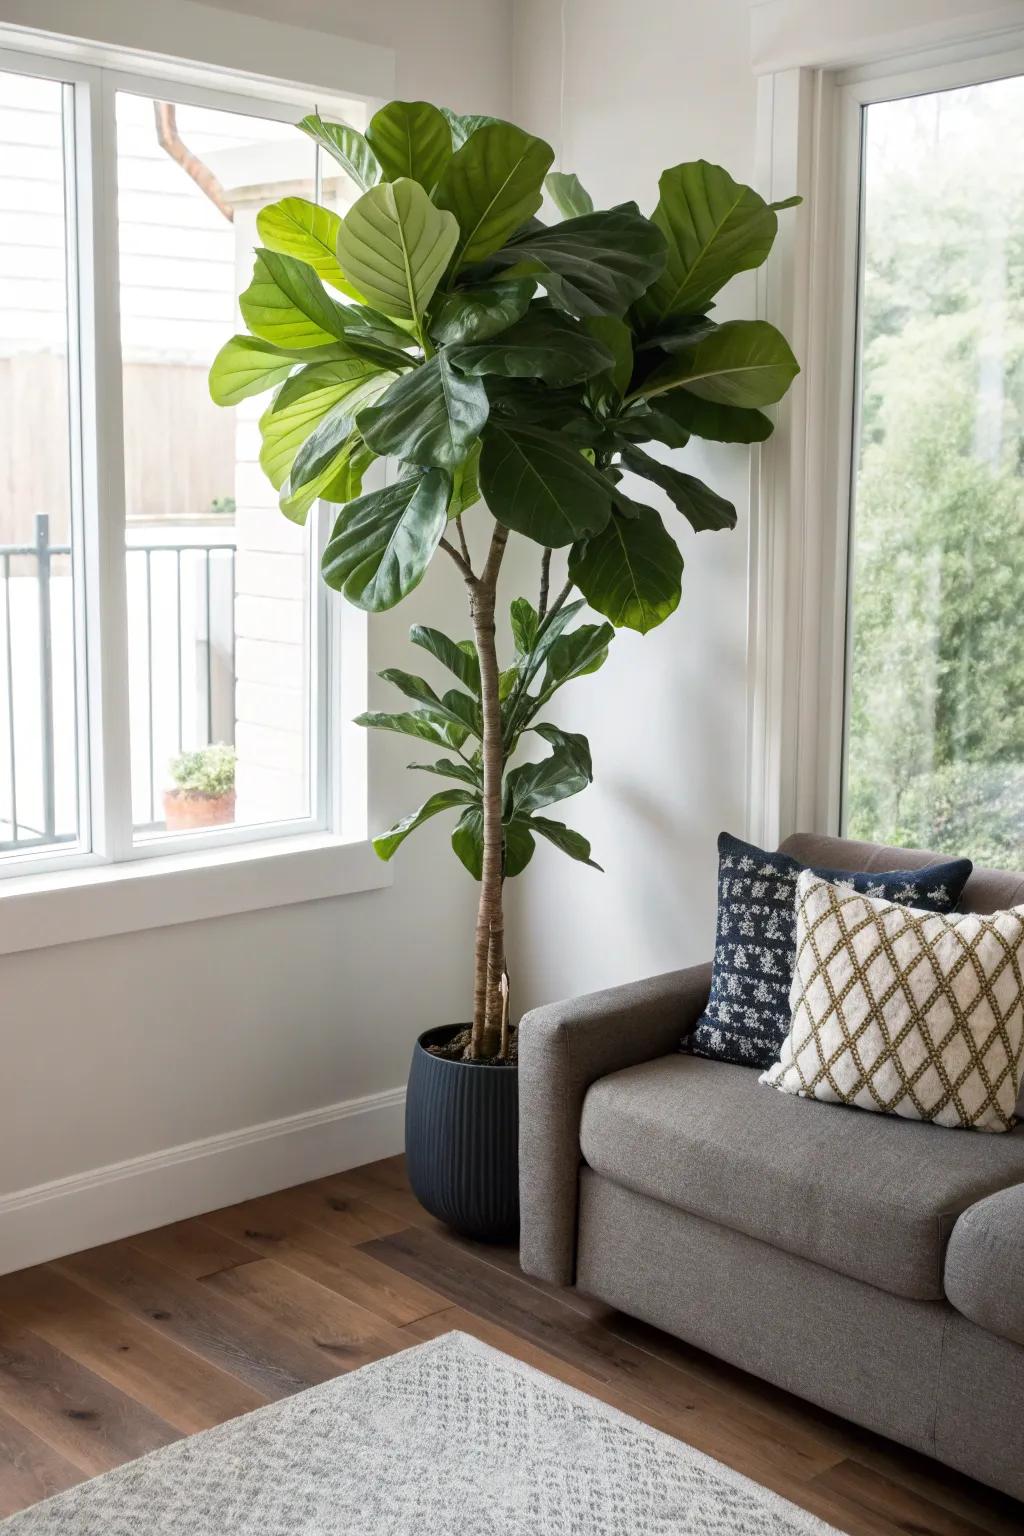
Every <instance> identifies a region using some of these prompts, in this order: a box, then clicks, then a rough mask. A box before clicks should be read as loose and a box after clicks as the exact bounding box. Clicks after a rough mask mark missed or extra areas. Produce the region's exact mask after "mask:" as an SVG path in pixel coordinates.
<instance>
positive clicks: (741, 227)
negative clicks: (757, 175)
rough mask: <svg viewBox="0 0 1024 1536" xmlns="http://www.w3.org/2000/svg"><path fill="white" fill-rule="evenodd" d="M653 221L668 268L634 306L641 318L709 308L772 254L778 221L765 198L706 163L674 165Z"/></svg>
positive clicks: (662, 186)
mask: <svg viewBox="0 0 1024 1536" xmlns="http://www.w3.org/2000/svg"><path fill="white" fill-rule="evenodd" d="M658 191H659V197H658V206H657V207H656V208H655V210H654V213H653V215H652V218H653V220H654V222H655V223H656V224H657V225H658V227H659V228H660V229H661V230H662V231H663V232H664V234H665V237H666V239H667V242H668V261H667V263H666V266H665V270H664V272H663V273H662V275H661V277H660V278H659V279H658V281H657V282H656V283H655V284H654V285H653V286H652V288H651V290H650V292H649V293H648V294H647V296H646V297H645V298H644V300H643V301H642V303H641V304H640V306H639V311H640V315H641V318H643V319H645V320H646V321H648V322H649V323H655V324H656V323H657V322H658V321H660V320H662V319H663V318H664V317H665V316H666V315H678V314H692V313H693V312H695V311H699V310H704V309H706V308H707V307H708V305H709V303H710V302H711V300H712V299H713V298H714V296H715V294H716V293H717V292H718V291H719V289H720V288H722V287H723V286H724V285H725V283H727V282H728V281H729V279H730V278H731V277H734V276H735V275H736V273H737V272H745V271H748V270H749V269H750V268H751V267H759V266H760V265H761V263H762V262H763V261H764V259H765V257H766V256H767V255H768V252H769V251H770V250H771V248H772V242H773V241H774V239H775V234H776V231H777V229H778V223H779V221H778V219H777V218H776V216H775V211H774V209H772V208H770V207H769V206H768V204H767V203H766V202H765V201H764V199H763V198H762V197H759V196H758V194H757V193H756V192H754V191H753V190H752V188H750V187H745V186H743V185H741V184H740V183H739V182H735V181H733V179H732V177H731V176H730V175H729V173H728V171H725V170H723V169H722V167H721V166H720V165H711V164H709V163H708V161H706V160H694V161H690V162H688V163H686V164H684V165H674V166H672V167H671V168H670V169H669V170H667V171H664V172H663V173H662V176H661V180H660V181H659V183H658Z"/></svg>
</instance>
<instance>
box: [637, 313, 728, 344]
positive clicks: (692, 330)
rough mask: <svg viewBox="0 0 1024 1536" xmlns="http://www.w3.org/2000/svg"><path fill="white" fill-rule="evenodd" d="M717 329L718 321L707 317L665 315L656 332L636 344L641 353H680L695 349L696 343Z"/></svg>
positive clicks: (649, 333) (645, 336)
mask: <svg viewBox="0 0 1024 1536" xmlns="http://www.w3.org/2000/svg"><path fill="white" fill-rule="evenodd" d="M717 329H718V321H717V320H712V319H710V318H709V317H708V316H707V315H666V316H665V318H664V319H663V320H661V321H660V322H659V323H658V327H657V329H656V330H654V331H651V332H648V333H647V334H646V335H644V336H643V337H642V338H641V340H640V342H639V343H638V350H639V351H641V352H681V351H682V350H683V348H684V347H695V346H696V345H697V343H698V341H703V340H704V337H705V336H710V335H711V332H712V331H716V330H717Z"/></svg>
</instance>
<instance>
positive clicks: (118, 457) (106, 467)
mask: <svg viewBox="0 0 1024 1536" xmlns="http://www.w3.org/2000/svg"><path fill="white" fill-rule="evenodd" d="M76 162H77V164H76V170H77V176H76V183H77V189H78V193H77V203H78V209H77V214H78V217H77V225H78V237H79V239H78V257H79V261H78V269H79V312H80V317H81V332H80V334H81V355H80V366H81V381H82V385H81V404H82V457H83V475H82V489H83V507H84V523H85V535H86V536H85V557H86V594H87V597H86V606H87V619H86V626H87V638H86V654H87V666H88V678H89V697H90V705H91V709H90V733H89V739H90V758H91V770H92V773H91V782H92V829H93V848H94V849H95V851H96V852H97V853H99V854H100V855H101V856H102V857H103V858H105V859H109V860H117V859H120V858H123V857H125V856H126V855H127V854H128V853H129V852H130V850H131V839H132V810H131V740H130V731H129V699H128V626H127V597H126V584H125V491H124V418H123V412H122V398H121V333H120V316H119V304H118V242H117V136H116V124H115V119H114V91H113V88H112V86H111V84H110V83H109V80H108V78H107V77H106V75H105V73H104V71H102V70H95V71H90V75H89V78H88V80H86V81H83V82H82V83H81V84H79V85H78V86H77V87H76Z"/></svg>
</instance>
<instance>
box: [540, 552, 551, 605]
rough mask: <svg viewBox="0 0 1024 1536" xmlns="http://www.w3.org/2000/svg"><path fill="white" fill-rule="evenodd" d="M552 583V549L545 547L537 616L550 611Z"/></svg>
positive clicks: (541, 566) (541, 559)
mask: <svg viewBox="0 0 1024 1536" xmlns="http://www.w3.org/2000/svg"><path fill="white" fill-rule="evenodd" d="M550 585H551V551H550V549H545V551H544V553H543V554H542V555H541V557H540V597H539V598H538V599H537V616H538V618H541V619H542V618H543V617H544V615H545V614H546V613H547V611H548V588H549V587H550Z"/></svg>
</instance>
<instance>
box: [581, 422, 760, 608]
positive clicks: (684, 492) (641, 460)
mask: <svg viewBox="0 0 1024 1536" xmlns="http://www.w3.org/2000/svg"><path fill="white" fill-rule="evenodd" d="M622 462H623V464H625V466H626V468H627V469H631V470H632V471H633V473H634V474H635V475H643V477H644V479H645V480H650V481H651V483H652V484H654V485H658V486H660V487H661V489H662V490H663V491H666V492H667V493H668V495H669V498H670V499H671V501H672V504H673V506H675V507H677V508H678V510H679V511H680V512H681V513H682V514H683V516H684V517H685V518H686V519H687V521H688V522H689V523H690V526H691V527H692V528H693V529H694V531H695V532H696V533H705V532H707V531H708V530H709V529H713V530H718V529H720V528H735V526H736V508H735V507H734V506H733V504H732V502H731V501H726V499H725V497H724V496H719V495H718V494H717V492H715V491H713V490H712V489H711V487H710V486H707V485H705V484H704V482H703V480H698V479H697V478H696V476H695V475H686V474H683V472H682V470H679V469H673V467H672V465H671V464H662V462H661V460H660V459H653V458H651V456H650V454H648V453H644V452H643V451H642V450H641V449H639V448H632V447H630V448H624V449H623V450H622ZM581 590H582V589H581Z"/></svg>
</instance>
